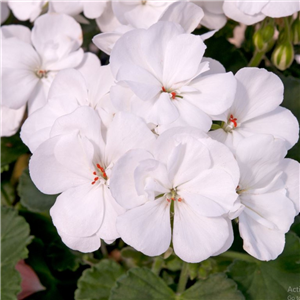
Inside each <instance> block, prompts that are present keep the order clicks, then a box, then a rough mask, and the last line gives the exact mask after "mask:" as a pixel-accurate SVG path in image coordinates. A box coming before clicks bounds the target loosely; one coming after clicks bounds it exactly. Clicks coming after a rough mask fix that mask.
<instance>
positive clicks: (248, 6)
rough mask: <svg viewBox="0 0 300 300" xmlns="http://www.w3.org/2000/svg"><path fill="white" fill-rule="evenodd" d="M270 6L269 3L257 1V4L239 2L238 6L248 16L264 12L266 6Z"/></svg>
mask: <svg viewBox="0 0 300 300" xmlns="http://www.w3.org/2000/svg"><path fill="white" fill-rule="evenodd" d="M267 4H268V2H267V1H257V2H240V1H239V2H237V4H236V6H237V7H238V8H239V10H241V11H242V12H244V13H246V14H248V15H255V14H258V13H260V12H261V11H262V9H263V8H264V6H266V5H267Z"/></svg>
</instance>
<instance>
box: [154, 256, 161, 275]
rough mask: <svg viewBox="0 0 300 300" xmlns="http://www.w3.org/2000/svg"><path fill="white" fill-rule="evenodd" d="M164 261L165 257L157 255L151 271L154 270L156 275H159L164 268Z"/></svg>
mask: <svg viewBox="0 0 300 300" xmlns="http://www.w3.org/2000/svg"><path fill="white" fill-rule="evenodd" d="M163 263H164V259H163V258H162V257H161V256H157V257H156V258H155V259H154V262H153V265H152V268H151V271H152V272H153V273H154V274H155V275H157V276H158V275H159V273H160V271H161V269H162V266H163Z"/></svg>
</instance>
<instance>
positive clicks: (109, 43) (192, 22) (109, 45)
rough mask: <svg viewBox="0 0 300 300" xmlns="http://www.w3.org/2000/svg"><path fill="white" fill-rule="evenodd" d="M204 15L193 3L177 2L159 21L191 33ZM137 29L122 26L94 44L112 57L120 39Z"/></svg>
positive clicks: (97, 36)
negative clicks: (169, 23)
mask: <svg viewBox="0 0 300 300" xmlns="http://www.w3.org/2000/svg"><path fill="white" fill-rule="evenodd" d="M203 15H204V14H203V10H202V9H201V8H200V7H198V6H196V5H194V4H193V3H188V2H175V3H173V4H172V5H170V6H169V7H168V8H167V9H166V11H165V12H164V13H163V14H162V15H161V16H160V18H159V20H158V21H170V22H174V23H178V24H180V25H181V26H182V27H183V29H184V30H185V32H186V33H190V32H192V31H193V30H194V29H195V28H196V27H197V25H198V24H199V22H200V20H201V19H202V18H203ZM150 25H153V24H150ZM150 25H149V26H150ZM149 26H148V27H149ZM136 28H139V27H136V26H133V25H131V24H129V25H122V24H120V25H119V26H117V27H116V28H115V29H114V30H113V31H112V32H104V33H100V34H98V35H96V36H95V37H94V38H93V42H94V44H95V45H96V46H97V47H98V48H99V49H100V50H102V51H104V52H105V53H107V54H108V55H110V54H111V51H112V49H113V47H114V45H115V43H116V42H117V41H118V40H119V38H120V37H121V36H122V35H123V34H124V33H126V32H129V31H131V30H133V29H136ZM212 34H213V33H211V34H209V35H207V34H203V35H202V36H201V37H202V39H203V40H204V39H206V38H209V37H210V36H211V35H212Z"/></svg>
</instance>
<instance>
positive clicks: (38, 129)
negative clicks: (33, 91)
mask: <svg viewBox="0 0 300 300" xmlns="http://www.w3.org/2000/svg"><path fill="white" fill-rule="evenodd" d="M113 83H114V79H113V77H112V75H111V71H110V67H109V66H101V65H100V61H99V59H98V58H97V56H96V55H94V54H91V53H86V54H85V58H84V60H83V62H82V64H81V65H79V66H78V68H77V70H75V69H69V70H63V71H60V72H59V73H58V74H57V76H56V78H55V79H54V81H53V84H52V86H51V89H50V91H49V96H48V100H47V104H46V105H45V106H44V107H42V108H40V109H39V110H37V111H36V112H34V113H33V114H31V115H30V116H29V117H28V119H27V120H26V122H25V123H24V125H23V126H22V130H21V138H22V140H23V142H24V143H25V144H26V145H27V146H28V148H29V149H30V150H31V152H34V151H35V149H36V148H37V147H38V146H39V145H40V144H41V143H42V142H44V141H45V140H47V139H48V138H49V135H50V131H51V128H52V126H53V124H54V122H55V121H56V119H58V118H59V117H61V116H64V115H67V114H69V113H71V112H73V111H74V110H75V109H77V108H78V107H80V106H89V107H92V108H93V109H95V110H96V111H97V113H98V115H99V116H100V117H101V120H102V122H103V124H104V125H105V126H107V125H108V124H109V123H110V122H111V120H112V118H113V114H114V113H115V112H116V111H115V110H114V108H113V107H112V105H111V102H110V97H109V90H110V88H111V86H112V85H113ZM105 126H102V127H103V128H105Z"/></svg>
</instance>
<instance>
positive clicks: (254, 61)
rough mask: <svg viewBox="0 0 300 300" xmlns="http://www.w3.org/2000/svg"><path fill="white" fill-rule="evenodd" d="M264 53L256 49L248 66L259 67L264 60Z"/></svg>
mask: <svg viewBox="0 0 300 300" xmlns="http://www.w3.org/2000/svg"><path fill="white" fill-rule="evenodd" d="M264 55H265V52H264V51H261V52H259V51H257V50H255V52H254V55H253V57H252V58H251V60H250V62H249V64H248V67H258V66H259V64H260V62H261V61H262V59H263V57H264Z"/></svg>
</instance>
